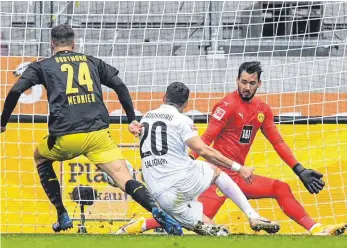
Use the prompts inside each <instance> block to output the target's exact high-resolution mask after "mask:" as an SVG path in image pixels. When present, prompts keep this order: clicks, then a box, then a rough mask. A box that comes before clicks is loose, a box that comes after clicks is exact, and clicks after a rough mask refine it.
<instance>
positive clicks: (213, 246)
mask: <svg viewBox="0 0 347 248" xmlns="http://www.w3.org/2000/svg"><path fill="white" fill-rule="evenodd" d="M1 247H4V248H10V247H13V248H22V247H26V248H54V247H60V248H65V247H71V248H120V247H121V248H123V247H124V248H142V247H146V248H147V247H148V248H161V247H163V248H195V247H196V248H219V247H223V248H239V247H240V248H241V247H242V248H310V247H312V248H320V247H322V248H347V236H340V237H314V236H281V235H273V236H259V235H255V236H251V235H232V236H228V237H206V236H205V237H202V236H195V235H192V236H184V237H173V236H166V235H160V236H157V235H138V236H114V235H91V234H66V235H65V234H62V235H54V234H2V235H1Z"/></svg>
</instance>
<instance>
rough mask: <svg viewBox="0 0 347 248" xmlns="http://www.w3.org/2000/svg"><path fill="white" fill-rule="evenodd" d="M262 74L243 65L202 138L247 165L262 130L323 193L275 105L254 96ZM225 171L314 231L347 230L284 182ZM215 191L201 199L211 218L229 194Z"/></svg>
mask: <svg viewBox="0 0 347 248" xmlns="http://www.w3.org/2000/svg"><path fill="white" fill-rule="evenodd" d="M261 73H262V69H261V65H260V63H259V62H245V63H243V64H241V66H240V68H239V72H238V76H237V79H236V81H237V90H235V91H234V92H232V93H230V94H229V95H227V96H226V97H224V98H223V99H222V100H221V101H220V102H218V103H217V104H216V105H215V106H214V108H213V111H212V116H211V118H210V121H209V125H208V127H207V130H206V131H205V133H204V134H203V135H202V137H201V138H202V140H203V141H204V142H205V143H206V144H208V145H210V144H212V143H213V148H215V149H216V150H218V151H219V152H221V153H222V154H223V155H224V156H226V157H228V158H229V159H232V160H234V161H236V162H238V163H239V164H244V162H245V159H246V156H247V154H248V152H249V149H250V147H251V145H252V143H253V140H254V138H255V136H256V133H257V132H258V130H259V129H260V130H261V132H262V133H263V134H264V136H265V137H266V138H267V139H268V140H269V141H270V143H271V144H272V145H273V147H274V149H275V151H276V152H277V154H278V155H279V156H280V157H281V158H282V160H283V161H284V162H285V163H286V164H288V165H289V166H290V167H291V168H292V169H293V171H294V173H295V174H296V175H297V176H298V177H299V178H300V180H301V181H302V183H303V184H304V186H305V187H306V189H307V190H308V191H309V192H310V193H311V194H318V193H319V192H320V191H321V190H322V189H323V187H324V181H323V180H322V179H321V178H322V177H323V175H322V174H320V173H319V172H317V171H314V170H311V169H306V168H305V167H304V166H303V165H301V164H300V163H299V162H298V161H297V160H296V158H295V157H294V155H293V153H292V151H291V150H290V148H289V147H288V145H287V144H286V143H285V142H284V140H283V139H282V137H281V135H280V133H279V132H278V130H277V128H276V126H275V124H274V121H273V119H274V118H273V114H272V111H271V108H270V107H269V106H268V105H267V104H266V103H264V102H263V101H262V100H260V99H259V98H257V97H254V95H255V93H256V91H257V89H258V88H259V87H260V86H261V80H260V76H261ZM191 157H192V158H193V159H196V158H197V157H198V154H197V153H195V152H192V153H191ZM220 169H221V170H222V171H224V172H225V173H227V174H228V175H229V176H230V177H231V178H232V179H233V180H234V181H235V182H236V183H237V184H238V186H239V187H240V189H241V190H242V191H243V192H244V194H245V195H246V197H247V198H248V199H261V198H274V199H276V200H277V202H278V204H279V206H280V208H281V209H282V210H283V212H284V213H285V214H286V215H287V216H288V217H290V218H291V219H292V220H294V221H295V222H296V223H298V224H299V225H301V226H302V227H304V228H305V229H307V230H308V231H310V232H311V233H312V234H313V235H339V234H342V233H343V232H344V231H345V229H346V228H347V224H339V225H330V226H326V225H321V224H319V223H316V222H315V221H314V220H312V219H311V218H310V216H309V215H308V214H307V213H306V211H305V210H304V208H303V207H302V205H301V204H300V203H299V202H298V201H297V200H296V199H295V197H294V195H293V193H292V191H291V189H290V187H289V185H288V184H287V183H285V182H282V181H280V180H277V179H272V178H268V177H264V176H258V175H255V176H254V179H253V181H252V183H251V184H247V183H246V182H245V181H244V180H242V179H241V178H240V176H239V175H238V174H237V173H235V172H233V171H230V170H225V169H224V168H220ZM216 190H217V188H216V186H215V185H212V186H211V187H210V188H209V189H207V190H206V191H205V192H204V193H202V194H201V195H200V196H199V198H198V200H199V201H200V202H201V203H202V204H203V208H204V214H205V215H206V216H208V217H209V218H211V219H212V218H213V217H214V216H215V215H216V214H217V212H218V210H219V209H220V207H221V206H222V205H223V203H224V201H225V200H226V197H225V196H223V195H220V194H217V192H216ZM156 227H159V225H158V224H157V223H156V222H155V221H154V220H152V219H149V220H145V219H143V218H139V219H134V220H133V221H131V222H130V223H128V224H127V225H125V226H123V227H122V228H121V229H120V230H119V231H118V233H138V232H143V231H145V230H148V229H151V228H156Z"/></svg>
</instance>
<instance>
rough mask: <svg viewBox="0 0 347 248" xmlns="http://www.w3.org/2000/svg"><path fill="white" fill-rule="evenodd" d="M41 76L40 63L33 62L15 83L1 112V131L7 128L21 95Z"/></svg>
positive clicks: (37, 82)
mask: <svg viewBox="0 0 347 248" xmlns="http://www.w3.org/2000/svg"><path fill="white" fill-rule="evenodd" d="M40 78H41V70H40V65H39V64H38V63H32V64H30V65H29V66H28V68H27V69H26V70H25V71H24V73H23V74H22V76H21V77H20V78H19V80H18V81H17V82H16V83H15V84H14V85H13V87H12V88H11V90H10V91H9V92H8V94H7V96H6V99H5V103H4V107H3V110H2V114H1V132H4V131H5V130H6V125H7V123H8V120H9V119H10V116H11V114H12V112H13V110H14V108H15V107H16V105H17V102H18V99H19V97H20V95H21V94H22V93H23V92H24V91H26V90H27V89H30V88H31V87H32V86H34V85H36V84H39V83H40V81H41V80H40Z"/></svg>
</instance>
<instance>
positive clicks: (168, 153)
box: [140, 104, 198, 198]
mask: <svg viewBox="0 0 347 248" xmlns="http://www.w3.org/2000/svg"><path fill="white" fill-rule="evenodd" d="M141 123H142V124H143V126H144V128H143V130H142V133H141V142H140V153H141V161H142V172H143V177H144V179H145V182H146V185H147V187H148V189H149V191H150V192H151V193H152V194H153V196H154V197H155V198H156V197H157V196H158V195H160V194H161V193H162V192H164V191H165V190H167V189H168V188H170V187H172V186H173V185H174V184H176V183H177V182H179V181H184V180H187V179H189V178H192V177H193V176H194V174H196V173H197V167H196V165H195V163H194V160H192V159H191V158H190V157H189V156H188V147H187V146H186V144H185V141H186V140H188V139H190V138H192V137H194V136H198V131H197V129H196V127H195V126H194V123H193V121H192V119H190V118H189V117H188V116H186V115H184V114H182V113H180V112H179V111H178V110H177V109H176V108H175V107H173V106H170V105H167V104H163V105H161V106H160V108H158V109H155V110H152V111H149V112H147V113H146V114H145V115H144V116H143V118H142V119H141Z"/></svg>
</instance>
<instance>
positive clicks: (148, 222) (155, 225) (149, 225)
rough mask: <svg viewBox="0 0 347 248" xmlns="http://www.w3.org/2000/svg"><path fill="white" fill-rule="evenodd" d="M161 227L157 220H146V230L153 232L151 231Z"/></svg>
mask: <svg viewBox="0 0 347 248" xmlns="http://www.w3.org/2000/svg"><path fill="white" fill-rule="evenodd" d="M160 227H161V225H160V224H159V223H158V222H157V221H156V220H155V219H146V227H145V230H151V229H155V228H160ZM145 230H144V231H145Z"/></svg>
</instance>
